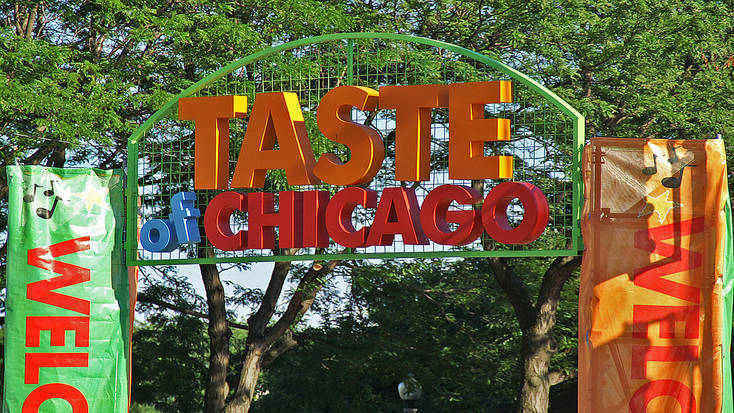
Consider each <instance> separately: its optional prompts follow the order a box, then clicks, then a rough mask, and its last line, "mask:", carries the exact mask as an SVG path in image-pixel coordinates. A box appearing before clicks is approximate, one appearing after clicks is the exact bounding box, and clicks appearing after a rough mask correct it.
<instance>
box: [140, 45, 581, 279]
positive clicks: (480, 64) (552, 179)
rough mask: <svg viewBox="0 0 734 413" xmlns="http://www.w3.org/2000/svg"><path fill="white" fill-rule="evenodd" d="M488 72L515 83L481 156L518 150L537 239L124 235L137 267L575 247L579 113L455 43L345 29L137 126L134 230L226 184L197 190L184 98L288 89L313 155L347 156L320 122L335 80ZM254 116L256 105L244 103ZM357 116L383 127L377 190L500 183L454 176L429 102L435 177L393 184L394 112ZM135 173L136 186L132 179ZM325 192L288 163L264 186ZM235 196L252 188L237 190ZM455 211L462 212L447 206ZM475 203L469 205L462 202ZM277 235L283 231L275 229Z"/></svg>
mask: <svg viewBox="0 0 734 413" xmlns="http://www.w3.org/2000/svg"><path fill="white" fill-rule="evenodd" d="M489 80H509V81H511V82H512V101H511V102H510V103H499V104H489V105H485V117H487V118H507V119H510V125H511V130H510V132H511V138H510V140H509V141H502V142H492V143H488V144H486V145H485V154H486V155H511V156H513V158H514V175H513V177H512V179H511V180H512V181H521V182H530V183H532V184H534V185H536V186H537V187H539V188H540V189H541V190H542V191H543V192H544V194H545V196H546V197H547V199H548V204H549V206H550V221H549V223H548V226H547V228H546V229H545V231H544V232H543V234H542V235H541V236H540V237H539V238H538V239H537V240H535V241H533V242H532V243H530V244H524V245H503V244H499V243H496V242H494V241H492V240H491V238H489V237H488V236H486V234H485V235H484V236H482V237H480V239H478V240H477V241H475V242H473V243H472V244H469V245H464V246H461V247H452V246H446V245H440V244H436V243H433V242H431V243H430V244H428V245H406V244H404V243H403V242H402V240H401V239H400V236H399V235H398V236H396V239H395V242H394V243H393V244H392V245H390V246H374V247H366V248H358V249H356V250H354V249H346V248H344V247H342V246H340V245H338V244H336V243H334V242H331V244H330V246H329V247H328V248H322V249H318V250H317V249H314V248H302V249H299V250H298V251H295V252H294V251H288V254H287V255H286V254H285V251H281V250H279V249H277V248H276V249H267V250H255V249H247V250H242V251H222V250H219V249H217V248H216V247H214V246H213V245H212V244H211V243H210V242H208V240H207V239H206V234H205V231H204V230H203V228H202V229H201V235H202V241H201V242H200V243H196V244H182V245H180V246H179V247H178V248H177V249H175V250H173V251H171V252H156V253H153V252H149V251H146V250H144V249H143V248H142V247H141V245H140V243H139V242H135V238H134V237H128V238H127V239H128V240H129V241H128V244H127V250H128V262H129V264H130V265H153V264H164V263H165V264H175V263H196V262H199V263H201V262H244V261H275V260H307V259H308V260H310V259H338V258H341V259H360V258H389V257H437V256H446V257H451V256H551V255H569V254H576V253H577V251H578V249H579V236H578V227H577V221H578V213H579V205H580V202H581V201H580V191H579V178H580V176H579V156H580V155H579V151H580V144H581V142H582V140H581V136H582V135H583V118H582V117H581V115H580V114H578V112H576V111H574V110H573V109H572V108H570V106H568V105H567V104H566V103H565V102H563V101H561V100H560V99H559V98H558V97H556V96H555V95H553V94H552V92H550V91H548V90H547V89H545V88H543V87H542V86H540V85H538V84H537V83H536V82H534V81H532V80H531V79H529V78H527V77H525V76H524V75H522V74H520V73H518V72H516V71H514V70H512V69H510V68H509V67H507V66H505V65H502V64H501V63H498V62H495V61H493V60H492V59H489V58H487V57H486V56H482V55H478V54H476V53H473V52H470V51H468V50H466V49H462V48H460V47H457V46H453V45H447V44H444V43H440V42H435V41H430V40H428V39H421V38H413V37H409V36H398V35H387V34H365V33H357V34H343V35H332V36H323V37H319V38H313V39H310V40H309V39H306V40H303V41H299V42H294V43H292V44H286V45H281V46H278V47H276V48H273V49H269V50H268V51H265V52H262V53H259V54H256V55H253V56H251V57H248V58H244V59H242V60H240V61H238V62H234V63H232V64H230V65H229V66H227V67H225V68H224V69H222V70H220V71H218V72H217V73H215V74H213V75H211V76H209V77H207V78H205V79H204V80H202V81H201V82H198V83H197V84H196V85H194V86H192V87H190V88H189V89H187V90H186V91H184V92H182V93H181V94H180V95H179V96H177V97H176V98H175V99H173V100H172V101H171V102H169V103H168V104H167V105H166V106H165V107H164V108H163V109H161V110H160V111H159V112H157V113H156V114H155V115H154V116H153V117H152V118H151V119H149V120H148V121H147V122H146V123H145V124H144V125H142V126H141V127H140V128H139V129H138V131H136V133H135V134H134V135H133V137H131V140H130V143H129V147H128V149H129V156H130V158H129V163H128V174H129V176H130V183H129V185H128V217H127V218H128V233H133V234H134V233H137V230H138V229H139V226H140V224H141V223H144V222H146V221H148V220H151V219H155V218H162V219H165V218H167V217H168V215H169V213H170V206H169V204H170V200H171V197H172V196H173V194H176V193H178V192H181V191H194V192H195V193H196V196H197V205H196V206H197V207H198V208H199V210H200V211H201V212H202V215H203V214H204V211H205V209H206V207H207V204H208V203H209V202H210V201H211V199H212V198H213V197H214V196H216V195H217V194H218V193H220V192H222V191H215V190H194V149H195V145H194V124H193V122H189V121H180V120H178V118H177V112H176V108H177V105H176V102H177V99H178V98H180V97H188V96H222V95H243V96H246V97H247V102H248V106H249V107H252V105H253V104H254V102H255V97H256V95H257V94H258V93H262V92H293V93H296V94H297V95H298V98H299V100H300V104H301V110H302V112H303V115H304V120H305V126H306V130H307V132H308V138H309V140H310V141H311V145H312V148H313V152H314V155H315V156H316V158H317V159H318V157H319V156H320V155H321V154H323V153H327V152H330V153H335V154H337V156H339V157H340V158H341V159H342V160H343V161H347V160H348V159H349V156H350V154H349V150H348V149H347V148H346V147H345V146H343V145H340V144H337V143H335V142H333V141H331V140H329V139H326V138H325V137H324V136H323V135H322V133H321V132H320V131H319V128H318V127H317V124H316V111H317V108H318V105H319V102H320V100H321V98H322V97H323V96H324V95H325V94H326V93H327V92H328V91H329V90H331V89H333V88H335V87H337V86H340V85H357V86H366V87H370V88H373V89H379V87H381V86H389V85H421V84H451V83H460V82H475V81H489ZM248 112H251V110H248ZM352 119H353V120H354V121H355V122H359V123H363V124H365V125H368V126H370V127H372V128H374V129H376V130H378V131H379V132H380V135H381V136H382V139H383V141H384V144H385V153H386V156H385V161H384V163H383V165H382V168H381V169H380V171H379V172H378V174H377V176H376V177H375V178H374V179H373V180H372V181H371V182H370V183H369V184H367V185H364V186H365V187H367V188H369V189H374V190H376V191H378V192H380V191H381V190H382V189H384V188H387V187H398V186H403V187H408V188H413V189H415V191H416V195H417V197H418V201H419V203H420V202H421V201H422V200H423V199H424V198H425V196H426V194H427V193H428V192H429V191H431V190H432V189H434V188H436V187H438V186H440V185H443V184H448V183H450V184H455V185H467V186H473V187H474V188H478V189H480V190H482V191H483V192H484V193H483V195H486V194H487V193H488V191H490V190H491V189H492V188H493V187H494V186H496V185H497V184H498V183H499V182H501V180H484V181H462V180H454V179H449V177H448V142H449V116H448V109H441V108H439V109H434V110H433V111H432V124H431V145H430V147H431V160H430V164H431V179H430V180H429V181H424V182H417V183H416V182H400V181H396V180H395V134H396V133H395V125H396V122H395V110H391V109H379V110H377V111H375V112H361V111H358V110H356V109H355V110H353V111H352ZM248 120H249V115H246V116H245V117H244V118H242V119H232V120H231V121H230V157H229V162H230V168H229V170H230V179H231V173H232V172H233V171H234V170H235V165H236V162H237V158H238V154H239V151H240V146H241V144H242V141H243V138H244V136H245V131H246V128H247V124H248ZM136 181H137V185H135V182H136ZM290 189H293V190H298V191H305V190H310V189H320V190H328V191H330V192H331V193H332V194H333V193H335V192H337V191H338V190H339V189H341V188H339V187H335V186H331V185H316V186H299V187H289V186H288V183H287V179H286V176H285V174H284V172H283V171H279V170H273V171H269V172H268V174H267V178H266V183H265V187H264V188H260V189H257V191H266V192H272V193H274V194H275V195H276V197H277V194H278V191H283V190H290ZM232 190H234V191H238V192H244V193H246V192H248V191H247V190H240V189H236V188H235V189H232ZM452 208H453V209H462V207H461V206H459V205H456V204H454V205H452ZM463 208H464V209H466V208H471V206H469V207H463ZM523 212H524V211H523V207H522V204H521V203H519V202H516V203H512V204H511V205H510V206H509V207H508V211H507V213H508V217H509V220H510V222H511V224H515V225H516V224H517V223H519V222H520V221H521V220H522V218H523ZM373 214H374V210H372V209H363V208H357V210H355V213H354V216H353V222H354V224H355V226H356V227H359V226H360V225H369V224H370V222H371V220H372V217H373ZM230 221H231V222H230V225H231V227H232V230H233V231H234V232H236V231H238V230H242V229H247V217H246V214H245V213H240V212H235V213H234V214H233V216H232V217H231V219H230ZM276 239H277V236H276Z"/></svg>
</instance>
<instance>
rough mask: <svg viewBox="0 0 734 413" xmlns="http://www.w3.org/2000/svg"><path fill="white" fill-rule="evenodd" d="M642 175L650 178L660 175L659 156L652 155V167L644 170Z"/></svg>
mask: <svg viewBox="0 0 734 413" xmlns="http://www.w3.org/2000/svg"><path fill="white" fill-rule="evenodd" d="M642 173H643V174H645V175H648V176H651V175H655V174H656V173H658V156H657V155H655V154H653V155H652V166H646V167H644V168H642Z"/></svg>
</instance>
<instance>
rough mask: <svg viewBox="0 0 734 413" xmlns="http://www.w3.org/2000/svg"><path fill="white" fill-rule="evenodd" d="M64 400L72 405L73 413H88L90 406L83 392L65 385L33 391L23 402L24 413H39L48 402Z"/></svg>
mask: <svg viewBox="0 0 734 413" xmlns="http://www.w3.org/2000/svg"><path fill="white" fill-rule="evenodd" d="M50 399H64V400H66V401H67V402H69V404H70V405H71V411H72V413H88V412H89V405H88V404H87V399H86V398H85V397H84V395H83V394H82V392H80V391H79V390H77V389H75V388H74V387H71V386H69V385H68V384H63V383H51V384H44V385H43V386H41V387H38V388H36V389H35V390H33V391H32V392H31V393H30V394H29V395H28V397H26V399H25V401H24V402H23V408H22V413H38V409H40V408H41V405H42V404H43V402H45V401H46V400H50Z"/></svg>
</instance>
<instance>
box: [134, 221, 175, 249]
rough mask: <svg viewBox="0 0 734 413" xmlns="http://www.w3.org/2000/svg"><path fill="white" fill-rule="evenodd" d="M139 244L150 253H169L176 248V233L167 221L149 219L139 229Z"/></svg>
mask: <svg viewBox="0 0 734 413" xmlns="http://www.w3.org/2000/svg"><path fill="white" fill-rule="evenodd" d="M140 244H141V245H142V246H143V248H145V249H146V250H147V251H150V252H171V251H173V250H175V249H176V247H177V246H178V241H177V239H176V231H175V230H174V228H173V224H171V222H170V221H168V220H167V219H151V220H150V221H148V222H146V223H145V224H143V226H142V227H141V228H140Z"/></svg>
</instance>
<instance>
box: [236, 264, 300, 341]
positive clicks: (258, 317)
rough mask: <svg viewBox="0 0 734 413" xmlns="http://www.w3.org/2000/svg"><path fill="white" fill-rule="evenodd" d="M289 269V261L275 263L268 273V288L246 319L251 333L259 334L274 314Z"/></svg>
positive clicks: (261, 333) (263, 330)
mask: <svg viewBox="0 0 734 413" xmlns="http://www.w3.org/2000/svg"><path fill="white" fill-rule="evenodd" d="M286 254H288V255H292V254H293V252H292V251H286ZM290 269H291V263H290V262H289V261H283V262H276V263H275V266H274V267H273V272H272V274H271V275H270V282H269V283H268V288H267V289H266V290H265V295H264V296H263V300H262V302H261V303H260V307H259V308H258V309H257V312H255V313H254V314H253V315H252V316H250V318H249V319H248V320H247V324H248V325H249V326H250V331H251V332H252V333H253V334H255V335H257V336H261V335H263V333H264V332H265V327H267V325H268V323H269V322H270V319H271V318H272V317H273V314H275V309H276V306H277V305H278V299H279V298H280V293H281V292H282V291H283V284H285V279H286V277H288V272H289V271H290Z"/></svg>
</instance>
